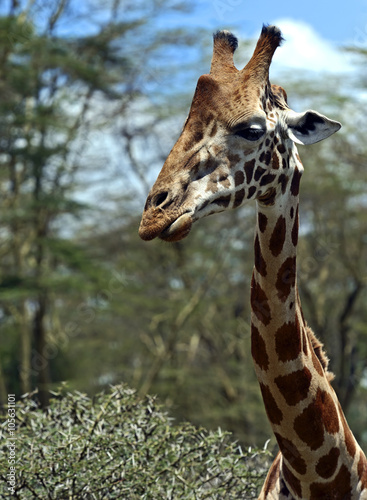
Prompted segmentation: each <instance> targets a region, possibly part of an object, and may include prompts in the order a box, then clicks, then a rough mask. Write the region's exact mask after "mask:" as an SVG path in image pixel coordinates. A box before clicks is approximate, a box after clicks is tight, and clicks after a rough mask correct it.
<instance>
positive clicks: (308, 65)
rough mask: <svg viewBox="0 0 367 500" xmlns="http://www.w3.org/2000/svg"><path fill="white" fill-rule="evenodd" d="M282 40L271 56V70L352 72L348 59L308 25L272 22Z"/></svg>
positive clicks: (287, 21)
mask: <svg viewBox="0 0 367 500" xmlns="http://www.w3.org/2000/svg"><path fill="white" fill-rule="evenodd" d="M273 24H275V25H276V26H278V27H279V28H280V29H281V31H282V34H283V37H284V39H285V41H284V43H283V45H282V46H281V48H279V49H278V50H277V52H276V53H275V55H274V59H273V61H274V63H275V64H274V63H273V68H272V69H273V70H274V69H275V68H274V66H276V67H278V68H279V66H281V67H282V68H284V69H289V68H296V69H302V70H307V71H314V72H328V73H339V74H340V73H346V72H351V71H352V70H353V66H352V64H351V60H350V56H349V55H348V54H347V53H344V52H342V51H341V50H340V49H338V48H337V47H336V46H335V45H334V44H333V43H331V42H330V41H328V40H326V39H325V38H322V37H321V36H320V35H319V34H318V33H317V32H316V31H315V30H314V28H313V27H312V26H310V25H309V24H307V23H305V22H302V21H296V20H294V19H286V18H283V19H277V20H275V21H274V23H273Z"/></svg>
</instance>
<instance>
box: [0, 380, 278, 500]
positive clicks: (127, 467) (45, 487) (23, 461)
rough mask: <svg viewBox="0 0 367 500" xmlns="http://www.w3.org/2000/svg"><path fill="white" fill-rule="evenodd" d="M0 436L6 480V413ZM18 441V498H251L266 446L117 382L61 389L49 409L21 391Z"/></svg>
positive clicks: (262, 475) (264, 460)
mask: <svg viewBox="0 0 367 500" xmlns="http://www.w3.org/2000/svg"><path fill="white" fill-rule="evenodd" d="M0 437H1V448H0V449H1V453H0V471H1V473H0V474H1V478H2V479H3V481H4V483H5V481H6V472H7V471H8V468H9V466H8V462H7V460H8V449H7V446H6V444H7V437H8V434H7V421H6V420H5V422H4V423H3V424H2V426H1V428H0ZM15 442H16V450H17V451H16V456H17V463H16V466H15V468H16V474H15V475H16V486H15V488H14V490H15V493H14V498H19V499H26V498H55V499H56V498H68V499H83V498H85V499H99V498H106V499H107V498H122V499H126V500H135V499H136V500H138V499H139V500H140V499H147V500H148V499H152V500H153V499H156V500H163V499H166V500H168V499H182V500H191V499H192V500H193V499H197V500H199V499H211V500H214V499H218V500H219V499H222V498H226V499H228V500H230V499H241V500H242V499H247V498H248V499H250V498H255V497H256V493H257V492H258V489H259V486H261V484H262V482H263V481H264V478H265V471H266V468H267V465H268V464H267V458H268V452H266V451H265V450H250V449H249V450H242V449H241V448H240V447H239V446H238V445H237V444H236V443H233V442H231V441H230V435H229V434H228V433H223V432H222V431H221V430H220V429H219V430H217V431H216V432H207V431H205V430H203V429H197V428H194V427H193V426H192V425H190V424H180V425H174V424H173V422H172V419H171V418H170V417H169V416H168V415H167V413H165V412H164V410H163V408H162V406H161V405H160V404H159V403H158V402H157V400H156V398H153V397H149V396H147V397H146V398H144V400H142V399H139V398H138V397H137V395H136V393H135V391H133V390H130V389H128V388H127V387H126V386H122V385H120V386H116V387H112V388H111V390H110V392H109V393H108V394H104V393H101V394H97V395H96V396H95V397H93V398H92V399H91V398H88V397H87V396H86V395H84V394H81V393H80V392H73V393H70V392H65V390H60V391H58V392H56V393H53V399H52V400H51V406H50V407H49V408H48V409H47V410H46V411H42V410H40V409H39V408H38V407H37V404H36V403H35V401H34V399H32V397H30V396H26V397H24V398H22V400H21V401H19V402H17V403H16V441H15ZM2 488H3V491H2V496H1V498H8V497H9V494H8V493H6V491H7V490H6V486H3V487H2Z"/></svg>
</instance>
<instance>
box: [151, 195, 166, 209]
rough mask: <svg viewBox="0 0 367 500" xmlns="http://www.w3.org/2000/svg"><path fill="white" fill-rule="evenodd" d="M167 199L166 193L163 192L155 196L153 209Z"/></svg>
mask: <svg viewBox="0 0 367 500" xmlns="http://www.w3.org/2000/svg"><path fill="white" fill-rule="evenodd" d="M167 197H168V191H163V192H162V193H159V194H157V196H156V197H155V198H154V200H153V202H152V205H153V206H154V207H159V206H160V205H162V203H164V202H165V201H166V199H167Z"/></svg>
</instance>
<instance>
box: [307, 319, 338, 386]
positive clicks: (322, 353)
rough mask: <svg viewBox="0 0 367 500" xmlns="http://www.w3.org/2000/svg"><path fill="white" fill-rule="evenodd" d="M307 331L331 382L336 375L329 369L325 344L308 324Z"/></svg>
mask: <svg viewBox="0 0 367 500" xmlns="http://www.w3.org/2000/svg"><path fill="white" fill-rule="evenodd" d="M306 333H307V336H308V338H309V340H310V341H311V346H312V348H313V350H314V353H315V354H316V356H317V359H318V360H319V361H320V363H321V366H322V368H323V370H324V372H325V375H326V378H327V380H328V381H329V382H331V381H332V380H334V378H335V375H334V373H333V372H331V371H329V358H328V357H327V356H326V353H325V351H324V344H323V343H322V342H320V340H319V339H318V338H317V337H316V335H315V333H314V332H313V330H312V329H311V328H310V327H309V326H308V325H306Z"/></svg>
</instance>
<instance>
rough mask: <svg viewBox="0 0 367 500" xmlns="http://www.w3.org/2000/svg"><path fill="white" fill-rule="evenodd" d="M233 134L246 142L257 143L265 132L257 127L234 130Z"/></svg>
mask: <svg viewBox="0 0 367 500" xmlns="http://www.w3.org/2000/svg"><path fill="white" fill-rule="evenodd" d="M234 134H235V135H237V136H239V137H243V139H246V140H247V141H258V140H259V139H261V137H262V136H263V135H264V134H265V130H264V129H263V128H261V127H259V126H252V127H244V128H238V129H237V130H235V132H234Z"/></svg>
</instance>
